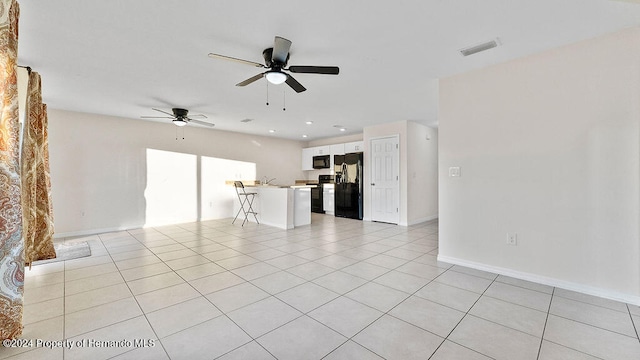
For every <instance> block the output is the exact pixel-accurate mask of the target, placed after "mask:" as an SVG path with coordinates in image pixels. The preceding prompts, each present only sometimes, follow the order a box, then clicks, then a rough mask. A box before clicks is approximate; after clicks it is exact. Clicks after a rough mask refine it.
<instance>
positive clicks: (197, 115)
mask: <svg viewBox="0 0 640 360" xmlns="http://www.w3.org/2000/svg"><path fill="white" fill-rule="evenodd" d="M194 116H195V117H199V118H203V119H206V118H207V115H203V114H195V115H189V118H192V117H194Z"/></svg>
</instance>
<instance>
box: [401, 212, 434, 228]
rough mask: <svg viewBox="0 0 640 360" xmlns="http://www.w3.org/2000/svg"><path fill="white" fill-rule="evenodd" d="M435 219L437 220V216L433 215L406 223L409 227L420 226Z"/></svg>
mask: <svg viewBox="0 0 640 360" xmlns="http://www.w3.org/2000/svg"><path fill="white" fill-rule="evenodd" d="M437 218H438V214H435V215H431V216H425V217H421V218H418V219H413V220H411V221H408V222H407V223H408V224H409V226H411V225H416V224H421V223H423V222H427V221H431V220H435V219H437Z"/></svg>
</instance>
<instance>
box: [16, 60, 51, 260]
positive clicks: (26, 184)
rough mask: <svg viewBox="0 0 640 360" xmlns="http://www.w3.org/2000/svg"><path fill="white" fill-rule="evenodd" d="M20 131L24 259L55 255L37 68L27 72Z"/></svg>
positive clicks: (43, 108)
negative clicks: (26, 92)
mask: <svg viewBox="0 0 640 360" xmlns="http://www.w3.org/2000/svg"><path fill="white" fill-rule="evenodd" d="M25 122H26V124H25V126H24V133H23V135H22V211H23V218H22V221H23V225H22V228H23V230H22V231H23V236H24V261H25V265H30V264H31V263H32V262H33V261H37V260H44V259H52V258H55V257H56V252H55V250H54V248H53V212H52V206H51V205H52V204H51V177H50V174H49V145H48V135H47V107H46V105H44V104H42V89H41V79H40V75H39V74H38V73H37V72H31V73H30V74H29V87H28V94H27V116H26V119H25Z"/></svg>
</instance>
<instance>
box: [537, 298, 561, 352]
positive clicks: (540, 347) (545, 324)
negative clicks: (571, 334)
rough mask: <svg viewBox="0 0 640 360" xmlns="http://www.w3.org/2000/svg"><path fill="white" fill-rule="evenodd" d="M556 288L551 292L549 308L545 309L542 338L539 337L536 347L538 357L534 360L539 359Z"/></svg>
mask: <svg viewBox="0 0 640 360" xmlns="http://www.w3.org/2000/svg"><path fill="white" fill-rule="evenodd" d="M555 291H556V288H553V290H551V300H550V301H549V307H548V308H547V317H546V318H545V319H544V327H543V328H542V336H540V346H539V347H538V355H537V356H536V360H538V359H540V352H541V351H542V344H543V343H544V333H545V331H547V323H548V322H549V314H550V313H551V304H552V303H553V294H554V293H555Z"/></svg>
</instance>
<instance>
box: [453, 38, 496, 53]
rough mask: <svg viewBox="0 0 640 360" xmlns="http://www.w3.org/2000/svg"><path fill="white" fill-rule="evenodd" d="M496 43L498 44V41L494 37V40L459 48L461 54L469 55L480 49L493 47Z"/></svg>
mask: <svg viewBox="0 0 640 360" xmlns="http://www.w3.org/2000/svg"><path fill="white" fill-rule="evenodd" d="M498 45H500V41H499V40H498V39H495V40H491V41H487V42H484V43H482V44H478V45H474V46H469V47H467V48H464V49H462V50H460V54H462V56H469V55H473V54H476V53H479V52H481V51H485V50H489V49H493V48H494V47H497V46H498Z"/></svg>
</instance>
